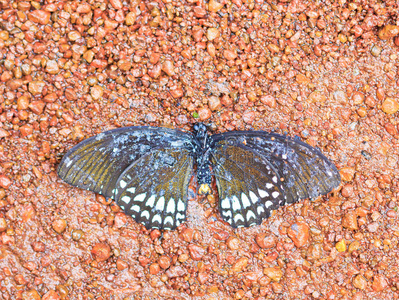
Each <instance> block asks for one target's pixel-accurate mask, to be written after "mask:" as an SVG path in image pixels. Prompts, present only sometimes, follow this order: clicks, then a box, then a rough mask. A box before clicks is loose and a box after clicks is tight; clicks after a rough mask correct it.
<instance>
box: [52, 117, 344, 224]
mask: <svg viewBox="0 0 399 300" xmlns="http://www.w3.org/2000/svg"><path fill="white" fill-rule="evenodd" d="M195 165H196V176H197V182H198V184H199V189H198V193H199V194H208V193H211V192H212V190H211V182H212V176H214V177H215V180H216V186H217V190H218V193H219V212H220V214H221V216H222V218H223V220H224V221H226V222H227V223H229V224H231V226H233V227H235V228H237V227H248V226H253V225H259V224H261V222H262V221H263V220H264V219H266V218H268V217H269V216H270V213H271V211H272V210H276V209H277V208H279V207H280V206H283V205H285V204H289V203H294V202H297V201H298V200H300V199H306V198H315V197H318V196H319V195H324V194H327V193H329V192H331V191H332V190H333V189H334V188H336V187H337V186H339V184H340V181H341V178H340V174H339V172H338V170H337V168H336V167H335V165H334V164H333V163H332V162H330V161H329V160H328V159H327V158H326V157H325V156H324V155H323V154H322V153H321V152H320V150H318V149H316V148H313V147H311V146H310V145H308V144H306V143H304V142H302V141H301V140H300V138H290V137H288V136H284V135H279V134H276V133H270V132H265V131H231V132H225V133H221V134H215V135H210V134H209V132H208V129H207V126H206V125H204V124H202V123H196V124H195V125H194V133H191V132H183V131H180V130H175V129H169V128H163V127H149V126H139V127H125V128H118V129H114V130H110V131H106V132H103V133H100V134H98V135H96V136H93V137H91V138H89V139H86V140H84V141H82V142H81V143H79V144H78V145H76V146H75V147H73V148H72V149H70V150H69V151H68V152H67V153H66V154H65V155H64V157H63V158H62V160H61V163H60V164H59V166H58V170H57V171H58V175H59V177H60V178H61V179H63V180H64V181H65V182H67V183H69V184H71V185H73V186H76V187H79V188H82V189H87V190H90V191H93V192H95V193H98V194H101V195H104V196H105V197H109V198H112V199H114V200H115V201H116V203H117V204H118V205H119V207H120V208H121V209H123V211H124V212H125V213H126V214H128V215H130V216H132V217H133V218H134V220H136V221H137V222H139V223H141V224H143V225H144V226H145V227H146V228H147V229H151V228H158V229H168V230H173V229H176V227H178V226H179V225H180V224H181V223H183V222H185V220H186V212H187V201H188V186H189V181H190V179H191V177H192V174H193V171H194V166H195Z"/></svg>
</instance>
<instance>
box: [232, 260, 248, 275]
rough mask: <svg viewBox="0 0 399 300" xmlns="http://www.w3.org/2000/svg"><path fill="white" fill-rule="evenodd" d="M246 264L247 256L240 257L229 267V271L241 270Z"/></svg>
mask: <svg viewBox="0 0 399 300" xmlns="http://www.w3.org/2000/svg"><path fill="white" fill-rule="evenodd" d="M247 265H248V258H247V257H240V258H239V259H238V260H237V261H236V262H235V263H234V264H233V266H232V267H231V271H232V272H233V273H238V272H242V271H243V269H245V268H246V266H247Z"/></svg>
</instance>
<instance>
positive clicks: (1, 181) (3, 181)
mask: <svg viewBox="0 0 399 300" xmlns="http://www.w3.org/2000/svg"><path fill="white" fill-rule="evenodd" d="M11 184H12V181H11V180H10V178H8V177H7V176H6V175H0V187H2V188H4V189H8V188H9V187H10V186H11Z"/></svg>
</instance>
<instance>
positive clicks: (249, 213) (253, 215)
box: [247, 210, 256, 220]
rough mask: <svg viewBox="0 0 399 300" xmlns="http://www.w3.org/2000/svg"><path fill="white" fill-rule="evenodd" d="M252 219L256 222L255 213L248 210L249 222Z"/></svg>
mask: <svg viewBox="0 0 399 300" xmlns="http://www.w3.org/2000/svg"><path fill="white" fill-rule="evenodd" d="M251 219H255V220H256V216H255V214H254V212H253V211H252V210H248V212H247V220H251Z"/></svg>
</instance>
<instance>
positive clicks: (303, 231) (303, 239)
mask: <svg viewBox="0 0 399 300" xmlns="http://www.w3.org/2000/svg"><path fill="white" fill-rule="evenodd" d="M287 234H288V236H289V237H290V238H291V240H292V241H293V242H294V244H295V247H297V248H301V247H303V246H304V245H305V244H306V243H307V241H308V239H309V226H308V225H307V224H305V223H294V224H292V225H291V226H290V227H289V228H288V230H287Z"/></svg>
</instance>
